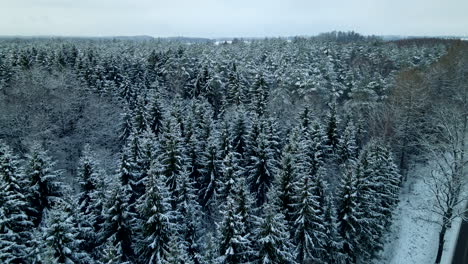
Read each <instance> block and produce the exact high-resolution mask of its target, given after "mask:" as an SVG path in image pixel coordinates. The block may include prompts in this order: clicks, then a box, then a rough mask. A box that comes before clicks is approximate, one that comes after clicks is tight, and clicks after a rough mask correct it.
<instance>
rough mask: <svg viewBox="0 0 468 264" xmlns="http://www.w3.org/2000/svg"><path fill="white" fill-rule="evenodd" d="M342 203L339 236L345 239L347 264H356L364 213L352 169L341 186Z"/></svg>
mask: <svg viewBox="0 0 468 264" xmlns="http://www.w3.org/2000/svg"><path fill="white" fill-rule="evenodd" d="M339 190H340V195H339V197H340V201H339V207H338V224H339V234H340V236H341V237H342V239H343V253H344V254H345V257H346V263H356V259H357V257H358V255H359V246H360V238H361V237H360V232H361V230H360V226H359V221H360V219H361V218H362V212H361V211H360V210H359V204H358V201H357V199H358V197H357V196H358V192H357V179H356V176H355V173H354V171H353V170H352V169H350V168H348V169H347V171H346V172H345V173H344V174H343V178H342V179H341V183H340V186H339Z"/></svg>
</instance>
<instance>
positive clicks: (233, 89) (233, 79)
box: [226, 62, 245, 105]
mask: <svg viewBox="0 0 468 264" xmlns="http://www.w3.org/2000/svg"><path fill="white" fill-rule="evenodd" d="M226 89H227V95H226V102H227V104H228V105H240V104H242V103H243V102H244V101H245V91H244V89H245V88H244V87H243V84H242V80H241V77H240V74H239V71H238V70H237V66H236V63H235V62H233V63H232V67H231V69H230V71H229V73H228V80H227V84H226Z"/></svg>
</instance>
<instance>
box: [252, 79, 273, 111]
mask: <svg viewBox="0 0 468 264" xmlns="http://www.w3.org/2000/svg"><path fill="white" fill-rule="evenodd" d="M268 93H269V87H268V84H267V82H266V80H265V78H264V76H263V75H262V74H257V75H256V76H255V81H254V84H253V85H252V87H251V89H250V91H249V97H250V109H251V110H252V111H253V112H255V113H256V114H257V115H258V116H263V114H264V113H265V110H266V106H267V103H268Z"/></svg>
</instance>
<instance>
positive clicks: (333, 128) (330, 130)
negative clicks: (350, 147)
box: [326, 103, 340, 154]
mask: <svg viewBox="0 0 468 264" xmlns="http://www.w3.org/2000/svg"><path fill="white" fill-rule="evenodd" d="M329 108H330V109H329V111H328V114H327V118H326V120H327V121H326V123H327V125H326V126H327V128H326V133H327V145H328V146H329V147H330V150H331V152H332V153H333V154H335V153H336V150H337V147H338V142H339V137H340V135H339V133H338V125H339V120H338V117H337V113H336V103H331V104H330V105H329Z"/></svg>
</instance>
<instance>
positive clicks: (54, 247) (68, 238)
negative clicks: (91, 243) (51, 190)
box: [42, 206, 89, 264]
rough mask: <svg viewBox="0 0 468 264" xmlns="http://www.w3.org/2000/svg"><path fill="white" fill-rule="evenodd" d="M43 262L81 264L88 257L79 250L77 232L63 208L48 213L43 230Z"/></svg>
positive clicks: (59, 207) (70, 217)
mask: <svg viewBox="0 0 468 264" xmlns="http://www.w3.org/2000/svg"><path fill="white" fill-rule="evenodd" d="M42 232H43V246H44V249H43V252H42V255H43V257H42V258H43V260H44V261H45V262H46V263H67V264H68V263H83V262H84V261H85V260H86V259H88V261H89V257H88V256H87V254H86V253H84V252H82V251H81V250H80V244H81V243H82V242H83V241H82V240H79V239H78V233H79V232H78V230H77V229H76V227H75V223H74V219H73V217H72V216H71V215H70V214H68V213H66V212H65V210H64V208H63V206H57V207H56V208H53V209H52V210H50V211H49V214H48V216H47V218H46V221H45V228H43V231H42Z"/></svg>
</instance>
